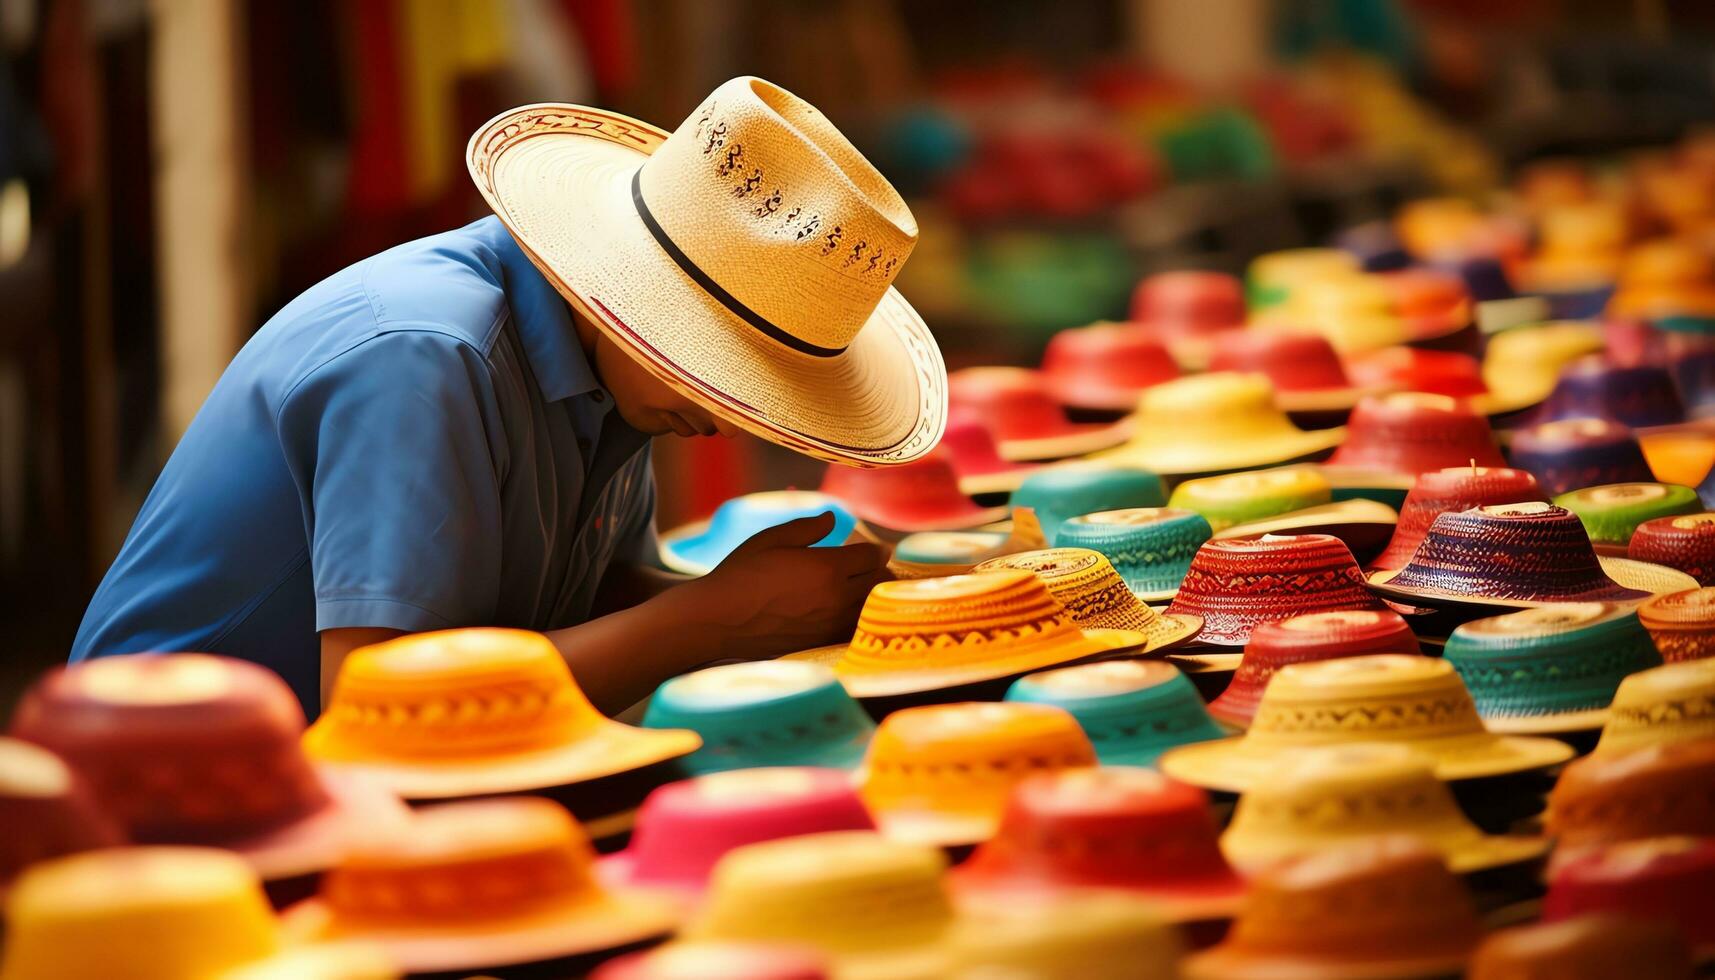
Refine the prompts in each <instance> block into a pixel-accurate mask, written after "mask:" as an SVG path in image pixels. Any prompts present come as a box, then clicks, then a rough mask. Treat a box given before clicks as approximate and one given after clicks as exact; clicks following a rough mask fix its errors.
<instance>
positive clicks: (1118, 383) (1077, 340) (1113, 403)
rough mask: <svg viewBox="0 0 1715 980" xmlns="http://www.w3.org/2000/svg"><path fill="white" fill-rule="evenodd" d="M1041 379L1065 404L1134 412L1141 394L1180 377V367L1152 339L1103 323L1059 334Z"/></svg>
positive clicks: (1046, 354)
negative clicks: (1147, 389)
mask: <svg viewBox="0 0 1715 980" xmlns="http://www.w3.org/2000/svg"><path fill="white" fill-rule="evenodd" d="M1042 374H1043V377H1044V378H1045V379H1046V380H1047V382H1048V387H1049V390H1050V391H1052V392H1053V393H1054V397H1055V398H1058V399H1059V400H1060V402H1061V404H1064V405H1071V406H1073V407H1074V408H1089V409H1103V410H1110V411H1127V412H1129V411H1131V410H1132V409H1133V408H1136V407H1137V394H1138V392H1140V391H1142V390H1143V389H1145V388H1148V387H1149V386H1151V385H1156V384H1160V383H1161V382H1163V381H1171V380H1173V379H1174V378H1177V377H1179V365H1178V364H1177V363H1176V362H1175V361H1174V360H1173V357H1172V355H1170V354H1168V353H1167V348H1166V347H1163V346H1162V345H1161V342H1160V341H1159V340H1156V339H1155V338H1153V337H1151V336H1150V335H1149V334H1148V333H1146V332H1144V331H1142V330H1139V329H1138V328H1136V327H1134V326H1130V325H1127V324H1121V323H1098V324H1095V325H1094V326H1089V327H1080V328H1078V329H1076V330H1062V331H1060V332H1059V333H1057V334H1055V335H1054V336H1053V337H1052V338H1051V339H1050V340H1049V341H1048V349H1047V350H1046V351H1045V352H1043V355H1042Z"/></svg>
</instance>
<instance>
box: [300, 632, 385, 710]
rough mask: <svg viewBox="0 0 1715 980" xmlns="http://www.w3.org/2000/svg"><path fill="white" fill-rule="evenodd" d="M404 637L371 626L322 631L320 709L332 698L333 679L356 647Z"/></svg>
mask: <svg viewBox="0 0 1715 980" xmlns="http://www.w3.org/2000/svg"><path fill="white" fill-rule="evenodd" d="M403 635H405V634H404V633H403V632H402V631H400V630H389V629H379V628H376V627H371V626H347V627H341V628H338V629H329V630H322V632H321V638H322V707H323V708H326V707H327V705H328V701H330V700H331V699H332V698H333V682H334V678H336V677H338V676H339V668H340V665H341V664H343V663H345V658H346V655H347V654H349V653H351V651H353V650H356V649H357V648H358V647H366V646H369V645H370V644H371V643H380V642H382V641H383V640H391V639H393V638H394V637H395V636H403Z"/></svg>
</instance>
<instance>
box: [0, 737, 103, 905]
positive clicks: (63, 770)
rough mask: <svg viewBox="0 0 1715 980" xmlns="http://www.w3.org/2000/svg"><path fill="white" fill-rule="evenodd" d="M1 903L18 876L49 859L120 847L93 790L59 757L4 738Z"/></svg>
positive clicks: (0, 754)
mask: <svg viewBox="0 0 1715 980" xmlns="http://www.w3.org/2000/svg"><path fill="white" fill-rule="evenodd" d="M0 826H4V827H6V828H7V833H6V835H5V837H4V838H3V839H0V897H4V896H5V894H6V890H7V889H8V888H10V887H11V885H12V880H13V879H14V878H16V877H17V876H18V873H19V872H20V871H23V870H24V869H25V868H27V867H29V866H30V865H32V864H35V863H37V862H40V861H46V860H48V859H49V858H56V857H62V856H64V855H67V854H77V853H80V852H82V851H93V850H95V849H97V848H101V847H117V846H118V845H120V844H122V843H124V842H125V836H124V833H123V832H122V831H121V830H120V827H119V822H118V821H117V820H115V819H113V817H112V816H111V815H110V814H108V813H107V812H105V811H104V810H103V809H102V807H101V806H100V804H98V803H97V802H96V800H95V795H94V794H93V793H92V792H91V791H90V788H89V784H88V783H86V782H85V781H84V779H83V777H82V776H79V775H78V774H77V772H76V771H74V770H73V769H72V768H71V767H70V766H68V765H66V764H65V761H64V760H62V759H61V758H60V757H59V756H57V755H55V754H53V753H52V752H49V751H48V750H47V749H44V748H42V747H41V746H39V745H34V744H32V743H30V742H25V741H23V740H22V739H16V738H5V737H0Z"/></svg>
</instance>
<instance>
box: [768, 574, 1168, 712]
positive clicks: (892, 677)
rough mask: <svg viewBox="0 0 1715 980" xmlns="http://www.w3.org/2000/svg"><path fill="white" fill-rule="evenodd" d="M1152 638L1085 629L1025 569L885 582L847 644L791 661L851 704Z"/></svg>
mask: <svg viewBox="0 0 1715 980" xmlns="http://www.w3.org/2000/svg"><path fill="white" fill-rule="evenodd" d="M1148 643H1149V638H1148V637H1147V636H1145V635H1144V634H1143V633H1139V632H1135V631H1132V630H1111V629H1082V628H1080V627H1079V625H1078V624H1077V623H1076V622H1075V621H1074V620H1073V619H1072V615H1071V614H1070V613H1069V612H1067V611H1066V607H1065V606H1063V605H1061V604H1060V602H1059V600H1057V599H1055V598H1054V596H1053V595H1052V594H1050V593H1049V591H1048V587H1047V586H1046V585H1044V584H1042V580H1041V579H1039V578H1037V577H1036V576H1035V575H1032V574H1031V573H1029V572H1026V571H1024V570H1023V569H1006V570H1001V571H994V572H981V573H976V574H971V575H952V576H948V577H946V578H925V579H913V580H909V581H903V582H883V583H881V584H880V585H877V586H876V587H875V588H873V589H871V590H870V593H869V598H868V599H867V600H866V601H865V602H864V604H863V612H862V613H860V614H859V615H858V625H857V631H856V632H855V633H854V634H853V635H852V640H851V642H850V643H848V644H843V645H840V646H828V647H819V648H817V649H814V650H804V651H801V652H799V653H793V654H788V655H787V656H786V658H785V659H789V660H808V661H811V662H813V663H822V664H827V665H829V666H831V667H833V669H834V674H835V675H836V676H838V677H839V679H840V683H842V684H844V685H845V686H846V690H847V691H850V692H851V694H852V696H853V697H858V698H880V697H893V696H896V695H901V694H914V693H919V692H923V691H937V690H943V689H946V688H950V687H961V686H964V685H966V684H975V683H978V682H981V681H991V680H999V679H1000V678H1003V677H1012V676H1015V675H1018V674H1025V673H1029V672H1030V671H1033V670H1041V669H1042V668H1044V667H1052V666H1054V665H1056V664H1063V663H1071V662H1072V661H1074V660H1083V659H1086V658H1089V657H1094V656H1098V655H1100V654H1105V653H1115V652H1118V651H1120V650H1138V649H1142V648H1144V647H1145V646H1147V645H1148Z"/></svg>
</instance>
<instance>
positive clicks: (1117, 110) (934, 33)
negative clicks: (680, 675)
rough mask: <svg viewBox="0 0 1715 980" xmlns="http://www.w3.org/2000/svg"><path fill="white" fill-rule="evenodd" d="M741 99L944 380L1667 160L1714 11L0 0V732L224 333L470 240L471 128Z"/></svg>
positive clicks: (757, 470)
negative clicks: (897, 232) (1575, 174)
mask: <svg viewBox="0 0 1715 980" xmlns="http://www.w3.org/2000/svg"><path fill="white" fill-rule="evenodd" d="M747 73H748V74H757V75H762V76H765V77H767V78H769V79H771V80H773V81H775V82H778V83H780V84H782V85H783V86H785V87H786V88H788V89H790V90H792V91H794V92H796V93H798V94H799V95H801V96H803V97H805V98H807V99H808V100H810V101H811V102H813V103H814V104H816V105H817V106H819V107H820V108H822V109H823V110H824V111H825V112H826V113H827V114H828V115H829V116H830V117H831V118H832V119H833V120H834V122H835V123H836V124H837V125H839V126H840V127H841V128H842V130H844V131H845V132H846V133H847V134H848V135H849V136H850V137H852V139H853V140H854V141H855V142H857V143H858V145H859V146H860V148H862V149H863V150H864V151H865V152H866V153H867V154H868V155H869V156H870V158H871V159H872V160H873V161H875V162H876V163H877V164H878V166H880V167H881V168H882V170H883V171H884V172H886V173H887V174H888V175H889V176H890V177H891V178H892V179H893V180H894V181H895V183H897V184H898V186H899V187H900V188H901V190H902V191H904V192H905V193H906V195H907V197H908V199H909V200H910V201H911V205H912V208H913V210H914V211H915V213H916V215H917V217H918V221H919V224H920V225H921V227H922V241H921V243H920V244H919V246H918V249H917V251H916V253H915V255H914V257H913V259H912V260H911V262H910V263H909V265H908V266H907V267H906V270H905V272H904V274H903V276H902V277H901V279H900V282H899V285H900V288H901V289H902V291H903V292H904V293H905V294H906V295H907V296H909V297H910V298H911V299H912V300H913V302H914V303H915V304H916V306H917V307H918V309H919V310H921V311H922V313H923V314H924V316H925V317H926V318H927V319H928V321H929V323H930V325H931V326H932V327H933V329H934V330H935V332H936V334H937V336H938V337H939V338H940V341H941V344H942V347H943V350H944V352H945V354H946V358H947V361H948V363H949V365H950V366H953V367H958V366H963V365H969V364H978V363H1019V364H1033V363H1035V361H1036V359H1037V357H1038V356H1039V354H1040V352H1041V348H1042V345H1043V343H1044V342H1045V341H1046V339H1047V337H1048V336H1049V335H1050V334H1051V333H1052V332H1053V331H1055V330H1057V329H1060V328H1064V327H1069V326H1078V325H1082V324H1086V323H1090V322H1092V321H1096V320H1102V319H1124V318H1125V316H1126V312H1127V303H1128V297H1129V295H1130V292H1131V290H1132V287H1133V286H1134V285H1135V284H1136V282H1137V280H1138V279H1139V277H1140V276H1142V275H1145V274H1148V273H1150V272H1154V271H1159V270H1164V269H1172V268H1207V269H1218V270H1225V271H1231V272H1239V271H1242V269H1243V267H1244V264H1245V263H1246V262H1247V261H1248V260H1249V259H1250V258H1252V257H1253V256H1255V255H1257V254H1259V253H1262V252H1266V251H1270V250H1275V249H1280V248H1286V247H1291V246H1295V245H1302V244H1318V243H1323V242H1326V241H1328V240H1329V239H1330V238H1331V237H1332V236H1333V235H1335V234H1336V233H1337V232H1339V231H1341V230H1342V229H1346V228H1349V227H1351V226H1354V225H1359V224H1361V223H1363V222H1366V221H1374V220H1376V219H1382V218H1385V217H1388V216H1390V215H1391V214H1392V213H1393V212H1394V211H1395V210H1396V209H1397V208H1398V207H1399V206H1400V205H1401V204H1403V203H1405V202H1408V201H1411V200H1414V199H1418V198H1422V197H1426V196H1446V195H1454V196H1461V197H1467V198H1470V199H1473V200H1477V201H1482V200H1484V199H1485V198H1486V197H1487V196H1488V195H1490V194H1492V193H1493V192H1494V191H1495V190H1496V188H1498V187H1501V186H1503V185H1504V182H1505V181H1507V180H1508V178H1509V176H1510V175H1512V174H1514V173H1516V172H1517V171H1518V169H1519V168H1520V167H1523V166H1526V165H1528V164H1531V163H1532V162H1533V161H1540V160H1546V159H1552V158H1556V157H1560V156H1566V155H1575V156H1579V157H1584V158H1590V159H1594V160H1597V161H1611V162H1612V164H1613V166H1615V167H1623V166H1628V165H1631V164H1632V162H1635V160H1636V159H1638V157H1639V155H1640V154H1641V155H1647V154H1650V153H1653V152H1657V150H1658V148H1661V147H1665V146H1668V145H1670V144H1673V143H1676V142H1678V141H1680V140H1682V139H1684V138H1685V137H1686V136H1687V135H1688V134H1695V133H1696V132H1697V131H1698V130H1699V128H1700V127H1702V126H1703V125H1705V124H1706V123H1707V122H1708V121H1709V120H1710V119H1711V117H1715V4H1710V3H1708V2H1706V0H1680V2H1670V0H1487V2H1483V0H1273V2H1270V0H1196V2H1192V0H1058V2H1055V3H1043V2H1035V0H917V2H905V0H349V2H336V0H293V2H289V3H288V2H250V3H247V2H242V0H153V2H149V0H0V597H3V599H0V601H3V602H4V611H3V613H0V615H3V616H4V619H3V620H0V622H4V623H5V624H6V625H7V627H8V628H7V630H6V634H5V635H6V639H5V652H4V653H3V654H0V661H3V663H4V668H3V670H0V703H10V702H11V701H12V695H13V694H14V693H15V690H16V688H17V686H18V685H19V684H20V683H21V681H22V679H23V678H25V677H28V676H30V675H31V674H32V673H33V672H34V671H36V670H38V669H39V668H40V667H42V666H44V665H46V664H48V663H51V662H54V661H56V660H59V659H61V658H63V656H64V655H65V651H66V650H67V648H68V647H69V645H70V641H71V638H72V635H73V633H74V631H75V629H76V625H77V622H78V619H79V617H80V615H81V613H82V610H83V606H84V604H85V602H86V601H87V598H88V596H89V594H90V592H91V591H92V589H93V588H94V586H95V584H96V582H97V581H98V580H99V578H100V576H101V574H102V573H103V572H104V570H105V569H106V566H107V564H108V562H109V561H111V559H112V557H113V555H114V554H115V552H116V551H117V549H118V547H119V544H120V542H121V541H122V540H123V537H124V535H125V532H126V530H127V529H128V528H129V526H130V522H131V519H132V516H133V515H134V514H135V512H136V509H137V507H138V505H139V503H140V502H141V500H142V498H143V496H144V495H145V494H146V493H147V492H148V490H149V487H150V485H151V484H152V482H153V480H154V478H155V475H156V473H157V472H158V470H159V468H160V466H161V464H162V463H163V461H164V460H165V459H166V457H167V455H168V453H170V452H171V450H172V448H173V445H174V444H175V442H176V440H177V438H178V436H179V434H180V433H181V432H182V431H183V429H184V427H185V426H186V425H187V423H188V422H189V421H190V419H191V418H192V416H193V415H194V414H195V412H196V411H197V408H198V406H199V405H200V404H201V402H202V399H203V398H204V396H205V395H206V393H207V392H208V390H209V389H210V388H211V386H212V385H213V384H214V382H215V380H216V379H217V378H218V377H219V375H220V372H221V370H222V369H223V367H224V365H225V364H226V362H227V361H228V360H229V359H230V357H231V356H232V354H233V353H234V352H235V351H236V350H237V349H238V348H239V347H240V346H241V345H242V344H243V343H244V342H245V340H246V338H247V337H248V336H249V335H250V334H251V333H252V332H254V331H255V330H256V328H257V327H258V326H260V325H261V324H262V323H263V322H265V321H266V320H267V318H268V317H269V316H270V315H271V314H272V313H273V312H274V311H275V310H276V309H278V308H279V307H280V306H282V305H283V304H284V303H285V302H287V301H288V300H289V299H291V298H292V297H293V296H294V295H295V294H297V293H298V292H300V291H301V290H303V289H304V288H306V287H308V286H309V285H311V284H313V283H314V282H316V281H317V280H319V279H321V278H322V277H324V276H326V275H328V274H330V273H332V272H334V271H336V270H337V269H339V268H341V267H342V266H344V265H347V264H349V263H351V262H353V261H356V260H358V259H360V258H362V257H364V256H365V255H368V254H370V253H372V252H375V251H378V250H380V249H383V248H386V247H388V246H390V245H393V244H395V243H398V242H401V241H405V240H408V239H411V238H415V237H419V236H422V235H426V234H431V233H434V232H437V231H440V230H443V229H446V228H449V227H453V226H456V225H459V224H462V223H464V222H466V221H468V220H470V219H472V218H474V217H478V216H480V215H481V214H483V213H484V209H483V207H482V204H481V202H480V200H479V199H478V197H477V195H476V193H475V191H474V189H473V188H472V186H471V184H470V182H469V180H468V179H467V178H466V176H465V173H464V166H463V148H464V141H465V139H466V137H467V136H468V134H469V133H470V132H471V131H472V130H473V129H474V128H475V127H476V126H478V125H479V124H480V123H481V122H483V121H484V120H486V119H487V118H488V117H489V116H491V115H493V114H494V113H496V112H498V111H500V110H502V109H504V108H507V107H510V106H513V105H516V104H519V103H523V102H531V101H567V102H583V103H596V104H600V105H604V106H609V107H613V108H615V109H618V110H620V111H622V112H626V113H629V114H632V115H635V116H638V117H640V118H643V119H646V120H649V121H652V122H655V123H657V124H659V125H661V126H664V127H666V128H673V127H675V126H676V125H677V124H678V123H679V121H680V120H681V119H682V118H683V117H684V115H685V113H686V112H688V111H689V110H690V109H691V108H692V107H693V106H695V105H696V103H697V102H698V101H699V100H701V98H702V97H703V96H704V95H705V94H706V93H707V92H708V91H709V90H710V89H711V88H713V87H714V86H715V85H717V84H718V83H720V82H721V81H723V80H725V79H727V78H729V77H732V76H734V75H739V74H747ZM657 460H658V467H659V477H660V482H661V497H660V499H661V513H660V524H661V526H662V527H663V528H668V527H672V526H674V525H676V524H678V523H682V522H683V521H686V520H689V519H691V518H693V517H697V516H701V515H704V514H707V513H708V512H709V511H710V510H712V509H713V507H714V506H715V505H716V504H717V503H719V502H720V501H721V500H723V499H725V498H726V497H728V496H730V495H733V494H736V493H740V492H744V491H747V490H753V489H761V488H770V487H782V486H790V485H797V486H814V485H816V483H817V482H818V481H819V467H818V466H817V465H816V464H813V463H809V462H807V461H803V460H798V459H795V458H793V457H791V456H790V455H789V454H786V453H784V452H782V451H778V450H774V449H772V448H770V447H767V446H764V445H762V444H761V443H758V442H755V441H754V440H748V439H746V440H739V441H735V442H722V441H717V440H694V441H691V442H686V441H683V440H663V441H662V442H661V444H659V445H658V446H657ZM692 473H695V474H696V478H695V479H694V480H693V479H691V474H692Z"/></svg>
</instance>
